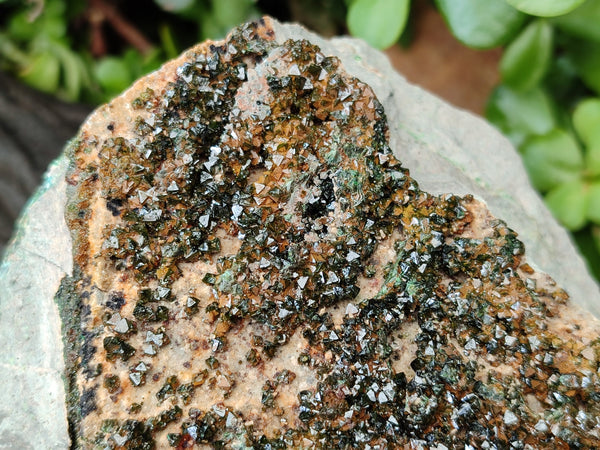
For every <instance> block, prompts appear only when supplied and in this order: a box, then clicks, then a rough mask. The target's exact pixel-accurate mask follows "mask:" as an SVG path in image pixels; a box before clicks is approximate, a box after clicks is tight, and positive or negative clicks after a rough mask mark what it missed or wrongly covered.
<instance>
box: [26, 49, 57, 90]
mask: <svg viewBox="0 0 600 450" xmlns="http://www.w3.org/2000/svg"><path fill="white" fill-rule="evenodd" d="M19 75H20V77H21V79H22V80H23V81H24V82H25V83H27V84H28V85H30V86H33V87H34V88H36V89H39V90H40V91H44V92H48V93H53V92H55V91H56V89H58V84H59V82H60V63H59V61H58V59H57V58H56V56H55V55H53V54H52V53H49V52H44V53H41V54H38V55H36V56H35V57H34V59H33V60H32V62H31V64H30V65H29V66H28V67H26V68H25V70H24V71H23V72H21V73H20V74H19Z"/></svg>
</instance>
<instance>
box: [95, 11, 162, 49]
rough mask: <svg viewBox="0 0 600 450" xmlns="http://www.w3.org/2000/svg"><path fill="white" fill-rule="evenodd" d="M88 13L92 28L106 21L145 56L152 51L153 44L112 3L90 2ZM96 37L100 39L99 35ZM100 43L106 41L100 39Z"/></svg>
mask: <svg viewBox="0 0 600 450" xmlns="http://www.w3.org/2000/svg"><path fill="white" fill-rule="evenodd" d="M88 13H89V17H90V22H91V23H92V27H96V28H97V27H98V25H94V24H98V23H102V22H104V21H106V22H108V23H109V24H110V25H111V26H112V28H113V29H114V30H115V31H116V32H117V33H118V34H119V35H120V36H121V37H122V38H123V39H124V40H125V41H126V42H128V43H129V44H130V45H131V46H133V47H134V48H135V49H137V50H138V51H139V52H140V53H142V54H143V55H146V54H148V53H149V52H150V51H151V50H152V48H153V45H152V43H151V42H150V41H149V40H148V39H146V37H145V36H144V35H143V34H142V32H141V31H139V30H138V29H137V28H136V27H135V26H134V25H133V24H131V23H130V22H129V21H128V20H127V19H125V18H124V17H123V16H122V15H121V14H120V13H119V11H118V10H117V8H115V7H114V6H113V5H111V4H110V3H107V2H105V1H104V0H90V6H89V11H88ZM95 33H97V31H96V32H95ZM94 37H95V38H96V39H98V36H97V35H95V36H94ZM99 41H100V42H102V43H103V41H104V39H103V38H102V37H100V38H99Z"/></svg>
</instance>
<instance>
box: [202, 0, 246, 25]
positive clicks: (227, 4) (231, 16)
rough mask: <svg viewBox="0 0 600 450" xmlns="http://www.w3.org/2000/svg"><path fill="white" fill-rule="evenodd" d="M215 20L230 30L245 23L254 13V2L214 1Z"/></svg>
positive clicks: (236, 0) (237, 0)
mask: <svg viewBox="0 0 600 450" xmlns="http://www.w3.org/2000/svg"><path fill="white" fill-rule="evenodd" d="M212 4H213V14H214V18H215V19H216V20H217V22H219V24H220V25H221V26H223V27H225V28H227V29H228V31H229V28H232V27H234V26H236V25H239V24H240V23H242V22H244V21H245V20H246V19H247V18H248V17H249V16H250V15H251V14H252V13H253V12H254V2H253V1H252V0H213V2H212Z"/></svg>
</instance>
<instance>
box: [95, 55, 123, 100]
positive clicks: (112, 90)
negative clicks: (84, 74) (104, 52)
mask: <svg viewBox="0 0 600 450" xmlns="http://www.w3.org/2000/svg"><path fill="white" fill-rule="evenodd" d="M94 75H95V76H96V79H97V80H98V83H99V84H100V86H101V87H102V89H103V90H104V91H106V93H107V94H108V95H111V96H112V95H116V94H119V93H120V92H122V91H123V90H125V89H126V88H127V87H128V86H129V85H130V84H131V81H132V76H131V72H130V70H129V68H128V67H127V64H126V63H125V62H124V61H123V60H121V59H119V58H115V57H112V56H108V57H105V58H103V59H101V60H100V61H98V63H97V64H96V67H95V70H94Z"/></svg>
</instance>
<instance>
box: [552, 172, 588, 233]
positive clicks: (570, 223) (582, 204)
mask: <svg viewBox="0 0 600 450" xmlns="http://www.w3.org/2000/svg"><path fill="white" fill-rule="evenodd" d="M545 200H546V205H547V206H548V208H549V209H550V211H552V214H554V217H556V218H557V219H558V220H559V221H560V222H561V223H562V224H563V225H564V226H565V227H567V228H568V229H569V230H571V231H576V230H579V229H581V228H582V227H583V226H584V225H585V224H586V222H587V212H588V204H589V191H588V189H587V187H586V185H585V184H584V183H583V181H581V180H574V181H571V182H569V183H565V184H561V185H559V186H557V187H556V188H554V189H553V190H551V191H550V192H549V193H548V195H546V198H545Z"/></svg>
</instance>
